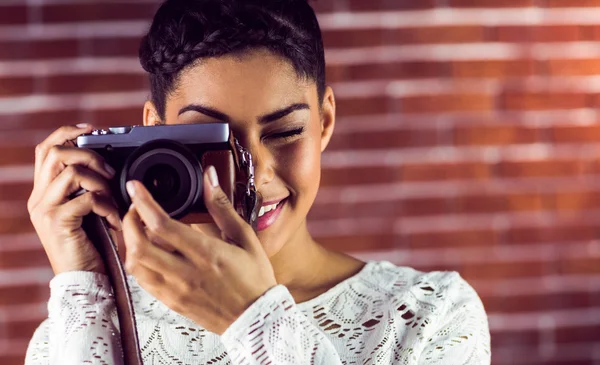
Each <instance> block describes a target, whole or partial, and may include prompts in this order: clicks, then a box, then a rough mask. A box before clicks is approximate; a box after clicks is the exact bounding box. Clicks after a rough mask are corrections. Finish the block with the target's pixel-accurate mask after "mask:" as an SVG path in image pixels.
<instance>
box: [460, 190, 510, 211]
mask: <svg viewBox="0 0 600 365" xmlns="http://www.w3.org/2000/svg"><path fill="white" fill-rule="evenodd" d="M454 205H455V207H454V209H455V212H456V213H494V212H502V211H506V210H507V209H508V204H507V199H506V197H505V196H501V195H491V194H487V195H484V194H473V195H463V196H457V197H456V198H455V199H454Z"/></svg>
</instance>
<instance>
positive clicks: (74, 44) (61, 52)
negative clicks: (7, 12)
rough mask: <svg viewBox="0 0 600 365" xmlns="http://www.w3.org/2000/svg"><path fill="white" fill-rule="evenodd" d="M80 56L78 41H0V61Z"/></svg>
mask: <svg viewBox="0 0 600 365" xmlns="http://www.w3.org/2000/svg"><path fill="white" fill-rule="evenodd" d="M78 55H79V43H78V41H77V39H56V40H31V41H27V42H24V41H0V60H46V59H65V58H74V57H77V56H78Z"/></svg>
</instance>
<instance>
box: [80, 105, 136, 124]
mask: <svg viewBox="0 0 600 365" xmlns="http://www.w3.org/2000/svg"><path fill="white" fill-rule="evenodd" d="M142 117H143V108H142V105H141V104H140V106H139V107H131V108H118V109H94V110H90V111H88V112H87V113H86V114H85V120H86V121H88V122H90V123H92V124H94V125H95V126H98V127H109V126H119V125H143V124H144V121H143V119H142Z"/></svg>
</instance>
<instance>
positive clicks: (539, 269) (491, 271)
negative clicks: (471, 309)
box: [460, 241, 554, 281]
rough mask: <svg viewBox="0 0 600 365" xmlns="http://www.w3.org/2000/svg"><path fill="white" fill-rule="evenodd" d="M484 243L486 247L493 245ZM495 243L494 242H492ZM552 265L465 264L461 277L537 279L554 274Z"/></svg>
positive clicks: (522, 263)
mask: <svg viewBox="0 0 600 365" xmlns="http://www.w3.org/2000/svg"><path fill="white" fill-rule="evenodd" d="M481 242H484V244H486V245H491V244H493V243H490V242H486V241H480V245H481V244H482V243H481ZM494 243H496V242H494ZM553 267H554V264H551V263H547V262H540V261H532V262H494V263H485V264H465V265H463V266H462V267H461V272H460V273H461V275H462V276H463V278H465V280H467V281H469V280H483V279H510V278H521V277H539V276H544V275H549V274H552V273H554V270H553Z"/></svg>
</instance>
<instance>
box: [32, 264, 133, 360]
mask: <svg viewBox="0 0 600 365" xmlns="http://www.w3.org/2000/svg"><path fill="white" fill-rule="evenodd" d="M115 313H116V312H115V304H114V298H113V294H112V289H111V286H110V283H109V281H108V277H107V276H106V275H103V274H99V273H94V272H87V271H70V272H65V273H62V274H59V275H57V276H55V277H54V278H53V279H52V280H51V281H50V300H49V302H48V318H47V319H46V320H44V322H42V324H41V325H40V326H39V327H38V329H37V330H36V331H35V333H34V335H33V337H32V339H31V341H30V343H29V347H28V348H27V355H26V358H25V365H34V364H36V365H37V364H44V365H52V364H60V365H64V364H65V365H66V364H83V363H85V364H106V363H108V364H115V365H120V364H122V363H123V358H122V349H121V343H120V341H119V330H118V326H117V324H116V323H115V321H116V319H115V316H114V314H115Z"/></svg>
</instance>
